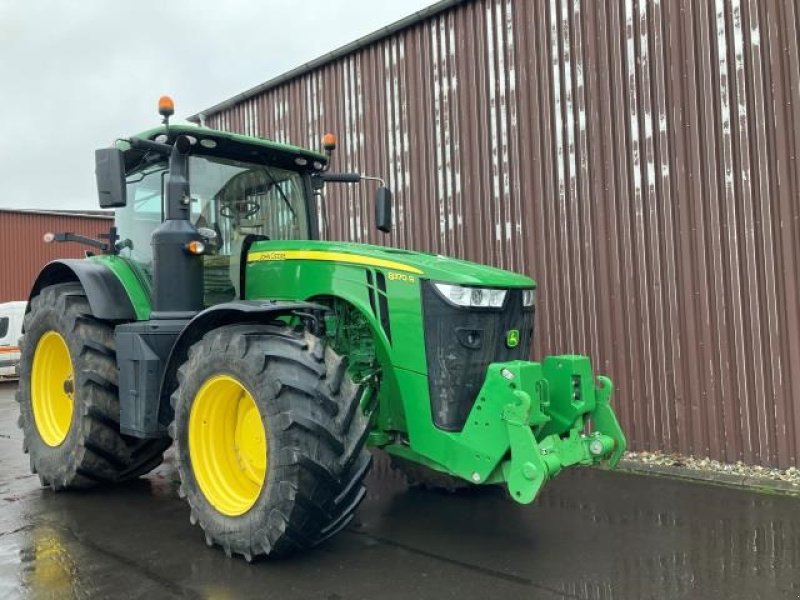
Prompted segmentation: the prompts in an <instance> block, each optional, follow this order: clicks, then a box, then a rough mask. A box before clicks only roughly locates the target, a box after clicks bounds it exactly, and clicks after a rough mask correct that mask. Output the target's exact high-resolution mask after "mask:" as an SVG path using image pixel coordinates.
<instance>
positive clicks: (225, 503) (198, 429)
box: [188, 375, 268, 516]
mask: <svg viewBox="0 0 800 600" xmlns="http://www.w3.org/2000/svg"><path fill="white" fill-rule="evenodd" d="M188 439H189V458H190V461H191V467H192V473H193V474H194V477H195V479H196V480H197V484H198V486H199V488H200V490H201V491H202V493H203V495H204V496H205V497H206V500H208V502H209V503H210V504H211V505H212V506H213V507H214V508H216V509H217V510H218V511H220V512H221V513H222V514H225V515H228V516H239V515H242V514H244V513H246V512H247V511H248V510H250V509H251V508H252V507H253V505H254V504H255V503H256V500H258V497H259V495H260V494H261V490H262V488H263V487H264V480H265V478H266V472H267V465H268V446H267V436H266V431H265V428H264V424H263V422H262V420H261V413H260V412H259V410H258V407H257V406H256V403H255V400H253V396H252V394H250V392H249V391H248V390H247V388H245V386H244V385H243V384H242V383H241V382H240V381H239V380H237V379H236V378H234V377H233V376H231V375H215V376H213V377H209V378H208V379H207V380H206V381H205V382H204V383H203V385H202V386H201V387H200V389H199V390H198V392H197V395H196V396H195V398H194V401H193V402H192V408H191V412H190V415H189V432H188Z"/></svg>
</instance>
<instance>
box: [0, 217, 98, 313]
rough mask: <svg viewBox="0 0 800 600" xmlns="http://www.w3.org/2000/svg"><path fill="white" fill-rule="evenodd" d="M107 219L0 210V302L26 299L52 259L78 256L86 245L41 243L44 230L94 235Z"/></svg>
mask: <svg viewBox="0 0 800 600" xmlns="http://www.w3.org/2000/svg"><path fill="white" fill-rule="evenodd" d="M110 224H111V221H110V218H108V217H101V216H97V217H95V216H76V215H68V214H65V213H45V212H32V211H13V210H3V209H0V302H8V301H11V300H27V299H28V293H29V292H30V289H31V286H32V285H33V282H34V280H35V279H36V276H37V275H38V274H39V271H40V270H41V269H42V267H44V266H45V265H46V264H47V263H48V262H50V261H51V260H55V259H56V258H81V257H82V256H84V253H85V252H86V247H84V246H80V245H78V244H72V243H70V244H45V243H44V241H43V240H42V236H43V235H44V234H45V233H47V232H67V231H68V232H71V233H78V234H81V235H85V236H88V237H92V238H97V236H98V235H99V234H100V233H105V232H108V228H109V225H110Z"/></svg>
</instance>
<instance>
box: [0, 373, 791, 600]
mask: <svg viewBox="0 0 800 600" xmlns="http://www.w3.org/2000/svg"><path fill="white" fill-rule="evenodd" d="M15 387H16V386H15V385H14V384H11V383H0V598H2V599H5V598H173V597H188V598H208V599H220V600H222V599H233V598H281V599H290V598H304V599H305V598H309V599H319V600H345V599H351V598H381V600H389V599H392V598H402V599H403V600H409V599H412V598H435V599H437V600H438V599H445V598H459V599H467V598H481V599H484V598H536V599H539V598H542V599H549V598H586V599H594V598H597V599H601V598H602V599H605V598H625V599H627V598H635V599H640V598H692V599H695V598H725V599H734V598H742V599H748V600H749V599H755V598H768V599H771V598H800V498H792V497H785V496H770V495H765V494H757V493H754V492H749V491H742V490H735V489H729V488H722V487H715V486H710V485H703V484H697V483H686V482H682V481H678V480H671V479H664V478H654V477H647V476H641V475H631V474H625V473H609V472H603V471H598V470H588V469H573V470H571V471H568V472H566V473H564V474H562V475H561V476H560V477H559V478H558V479H556V480H555V481H553V482H552V483H550V484H549V485H548V486H547V488H546V490H545V492H544V493H543V494H542V496H541V497H540V499H539V500H538V501H537V503H536V504H534V505H532V506H519V505H516V504H514V503H513V502H511V501H510V500H508V499H506V497H505V495H504V494H503V493H502V492H500V491H498V490H492V489H483V490H476V491H472V492H469V493H465V494H456V495H449V494H437V493H432V492H424V491H419V490H413V489H412V490H408V489H407V488H406V486H405V483H404V481H403V479H402V478H401V477H400V476H399V475H397V474H396V473H395V472H394V471H392V470H391V469H390V468H389V467H388V464H387V461H385V460H383V459H379V460H378V461H377V463H376V466H375V468H374V469H373V472H372V474H371V476H370V480H369V490H370V493H369V496H368V498H367V500H366V501H365V502H364V504H363V505H362V507H361V509H360V510H359V512H358V514H357V517H356V520H355V522H354V524H352V525H351V526H350V527H349V528H348V529H347V530H346V531H345V532H343V533H342V534H341V535H339V536H338V537H336V538H335V539H334V540H331V541H330V542H328V543H327V544H325V545H324V546H322V547H320V548H318V549H316V550H314V551H313V552H309V553H307V554H305V555H302V556H299V557H295V558H292V559H284V560H280V561H261V562H257V563H254V564H252V565H248V564H247V563H246V562H244V560H241V559H239V558H234V559H229V558H226V557H225V555H224V554H223V553H222V552H221V551H220V550H219V549H218V548H207V547H206V545H205V543H204V540H203V535H202V533H201V531H200V530H199V529H198V528H197V527H192V526H191V525H190V524H189V511H188V509H187V507H186V506H185V504H184V502H183V501H182V500H180V499H179V498H178V494H177V482H176V478H177V474H176V471H175V469H174V467H173V466H172V465H171V464H170V463H169V462H167V463H166V464H165V465H163V466H162V467H160V468H159V469H158V470H157V471H156V472H154V473H153V474H151V475H150V476H149V477H147V478H144V479H141V480H139V481H136V482H132V483H130V484H126V485H121V486H116V487H111V488H107V489H97V490H92V491H89V492H82V493H60V494H54V493H52V492H51V491H50V490H47V489H41V488H40V487H39V481H38V478H37V477H36V476H33V475H31V474H30V472H29V468H28V457H27V455H24V454H23V453H22V450H21V433H20V431H19V430H18V429H17V427H16V419H17V407H16V404H15V403H14V401H13V392H14V390H15Z"/></svg>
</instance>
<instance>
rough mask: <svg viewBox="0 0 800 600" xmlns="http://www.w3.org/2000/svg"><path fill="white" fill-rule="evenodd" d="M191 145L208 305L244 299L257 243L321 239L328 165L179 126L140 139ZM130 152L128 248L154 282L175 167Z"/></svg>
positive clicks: (122, 222) (194, 217)
mask: <svg viewBox="0 0 800 600" xmlns="http://www.w3.org/2000/svg"><path fill="white" fill-rule="evenodd" d="M178 136H183V137H184V138H185V139H188V140H189V143H190V145H191V148H190V153H189V155H188V161H187V162H188V182H189V186H188V187H189V197H188V203H189V208H188V210H189V215H188V216H189V222H190V223H191V224H192V225H193V226H194V227H195V228H196V229H197V231H198V232H199V233H200V234H201V236H202V238H203V239H202V244H203V246H204V250H203V253H202V260H203V266H204V275H205V277H204V305H205V306H211V305H213V304H217V303H219V302H225V301H229V300H233V299H234V298H236V297H238V296H239V295H240V290H239V289H238V286H239V271H240V262H241V256H242V251H243V250H244V251H246V249H247V247H248V246H249V244H250V243H252V242H253V241H256V240H267V239H268V240H308V239H317V238H318V230H317V219H316V205H315V194H314V192H315V186H314V183H313V182H314V178H315V177H319V175H320V174H321V173H322V172H323V169H324V168H325V166H326V164H327V158H326V157H325V156H324V155H322V154H317V153H314V152H310V151H308V150H304V149H302V148H296V147H294V146H288V145H283V144H278V143H276V142H272V141H268V140H256V139H254V138H244V137H243V136H239V135H236V134H230V133H226V132H221V131H216V130H212V129H206V128H201V127H195V126H190V125H177V126H175V125H173V126H171V127H169V128H166V127H159V128H156V129H151V130H149V131H146V132H144V133H142V134H140V135H138V136H136V137H137V138H138V139H142V140H148V141H153V142H156V143H163V144H169V145H172V144H174V142H175V139H176V138H177V137H178ZM117 147H118V148H119V149H120V150H122V151H123V159H124V168H125V181H126V188H127V190H126V196H127V202H126V204H125V206H121V207H118V208H117V210H116V226H117V230H118V235H119V236H120V239H121V240H123V244H122V247H121V250H120V255H121V256H123V257H126V258H130V259H132V260H133V262H134V263H135V264H136V265H137V266H138V268H139V269H140V270H141V272H142V273H143V274H144V276H145V277H146V278H147V279H151V278H152V265H153V248H152V245H151V238H152V234H153V231H154V230H155V229H156V228H157V227H158V226H159V225H161V223H162V222H163V221H164V220H165V218H166V204H165V201H166V180H167V176H168V171H169V160H168V157H166V156H165V155H164V154H161V153H157V152H153V151H151V150H148V149H147V148H137V147H133V146H132V145H131V144H130V143H128V142H126V141H120V142H118V145H117Z"/></svg>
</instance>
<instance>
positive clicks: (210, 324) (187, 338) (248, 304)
mask: <svg viewBox="0 0 800 600" xmlns="http://www.w3.org/2000/svg"><path fill="white" fill-rule="evenodd" d="M327 310H328V307H326V306H322V305H320V304H314V303H312V302H303V301H281V300H234V301H233V302H224V303H222V304H216V305H214V306H212V307H210V308H207V309H205V310H204V311H202V312H199V313H198V314H196V315H195V316H194V317H193V318H192V319H191V320H190V321H189V322H188V323H187V324H186V326H185V327H184V328H183V331H181V333H180V334H179V335H178V338H177V339H176V340H175V343H174V344H173V346H172V350H171V351H170V353H169V358H167V362H166V364H165V368H164V371H163V375H162V378H161V386H160V402H159V422H160V423H162V424H165V423H167V422H168V421H169V420H171V419H172V414H171V410H169V406H170V404H169V396H170V394H171V393H172V391H173V388H174V387H175V381H176V378H177V372H178V367H180V365H181V364H183V362H184V361H185V360H186V357H187V356H188V354H189V348H191V346H192V345H193V344H195V343H196V342H198V341H200V339H201V338H202V337H203V336H204V335H205V334H206V333H208V332H209V331H211V330H212V329H217V328H218V327H222V326H224V325H232V324H235V323H266V322H269V321H272V320H274V319H276V318H277V317H281V316H288V315H297V314H298V313H314V312H319V311H327Z"/></svg>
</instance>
